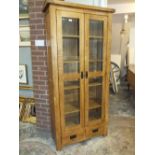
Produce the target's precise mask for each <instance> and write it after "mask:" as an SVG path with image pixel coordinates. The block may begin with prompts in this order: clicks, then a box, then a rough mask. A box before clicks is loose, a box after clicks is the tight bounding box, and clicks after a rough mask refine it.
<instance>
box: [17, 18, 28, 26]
mask: <svg viewBox="0 0 155 155" xmlns="http://www.w3.org/2000/svg"><path fill="white" fill-rule="evenodd" d="M19 25H20V26H29V25H30V23H29V19H20V20H19Z"/></svg>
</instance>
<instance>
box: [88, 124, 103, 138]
mask: <svg viewBox="0 0 155 155" xmlns="http://www.w3.org/2000/svg"><path fill="white" fill-rule="evenodd" d="M98 135H104V127H103V126H93V127H86V137H87V138H91V137H94V136H98Z"/></svg>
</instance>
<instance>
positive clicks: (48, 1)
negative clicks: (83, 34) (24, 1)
mask: <svg viewBox="0 0 155 155" xmlns="http://www.w3.org/2000/svg"><path fill="white" fill-rule="evenodd" d="M49 5H54V6H64V7H72V8H78V9H88V10H92V11H101V12H109V13H114V12H115V9H112V8H107V7H98V6H91V5H84V4H78V3H70V2H65V1H60V0H45V2H44V7H43V12H45V11H46V9H47V8H48V6H49Z"/></svg>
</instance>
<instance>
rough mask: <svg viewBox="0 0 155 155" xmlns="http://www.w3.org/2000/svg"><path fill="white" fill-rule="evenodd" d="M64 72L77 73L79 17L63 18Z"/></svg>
mask: <svg viewBox="0 0 155 155" xmlns="http://www.w3.org/2000/svg"><path fill="white" fill-rule="evenodd" d="M62 30H63V60H64V73H79V72H80V65H79V19H74V18H63V19H62Z"/></svg>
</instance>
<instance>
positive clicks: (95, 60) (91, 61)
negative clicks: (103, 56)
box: [89, 59, 103, 62]
mask: <svg viewBox="0 0 155 155" xmlns="http://www.w3.org/2000/svg"><path fill="white" fill-rule="evenodd" d="M89 62H103V61H102V60H98V59H97V60H89Z"/></svg>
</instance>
